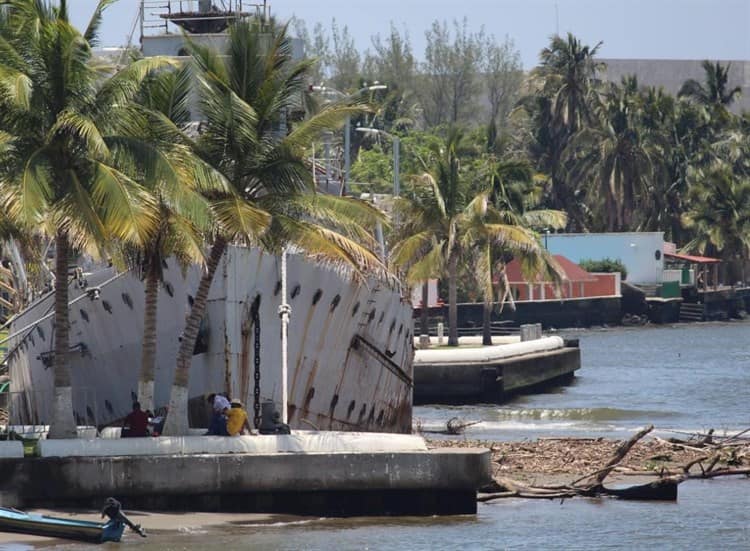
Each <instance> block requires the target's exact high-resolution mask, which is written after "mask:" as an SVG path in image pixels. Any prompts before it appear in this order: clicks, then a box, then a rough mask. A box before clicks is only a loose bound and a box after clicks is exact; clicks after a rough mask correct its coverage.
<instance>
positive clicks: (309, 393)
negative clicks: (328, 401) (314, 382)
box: [305, 386, 315, 409]
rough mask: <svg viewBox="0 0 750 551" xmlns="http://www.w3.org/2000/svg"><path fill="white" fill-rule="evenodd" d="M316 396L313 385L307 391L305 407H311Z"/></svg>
mask: <svg viewBox="0 0 750 551" xmlns="http://www.w3.org/2000/svg"><path fill="white" fill-rule="evenodd" d="M314 396H315V387H314V386H311V387H310V390H308V391H307V397H306V398H305V409H310V402H312V399H313V397H314Z"/></svg>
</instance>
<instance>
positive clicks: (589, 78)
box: [519, 33, 601, 229]
mask: <svg viewBox="0 0 750 551" xmlns="http://www.w3.org/2000/svg"><path fill="white" fill-rule="evenodd" d="M600 44H601V43H599V44H597V45H595V46H594V47H593V48H591V47H589V46H585V45H583V44H581V42H580V41H579V40H578V39H577V38H576V37H575V36H573V35H572V34H570V33H568V35H567V37H566V38H562V37H560V36H553V37H552V39H551V41H550V45H549V46H548V47H546V48H544V49H543V50H542V52H541V54H540V65H539V67H538V68H537V69H535V70H534V71H532V75H531V78H530V86H531V87H532V89H533V92H532V93H531V94H530V95H527V96H525V97H524V98H522V99H521V101H520V102H519V104H520V105H521V106H522V107H523V108H524V110H525V111H526V112H527V113H528V115H529V116H530V118H531V125H532V126H531V131H532V139H531V143H530V144H529V149H530V154H531V157H532V158H533V159H534V162H535V164H536V166H535V168H536V169H537V170H538V171H540V172H542V173H544V174H548V175H549V178H550V201H549V206H550V207H551V208H553V209H557V210H562V211H565V212H567V213H568V215H569V218H570V223H571V225H572V226H573V227H575V228H578V229H583V228H584V227H585V221H584V217H585V213H584V212H583V208H582V205H581V203H580V199H581V195H582V193H581V190H580V189H579V188H578V187H577V182H575V180H573V179H571V178H570V176H569V174H568V171H569V169H570V161H569V159H568V158H567V157H566V148H567V147H568V144H569V142H570V140H571V138H572V136H573V135H574V134H575V133H576V132H578V131H580V130H581V129H582V128H584V127H586V126H587V125H589V124H590V123H591V122H592V121H593V119H594V116H593V115H594V112H593V110H594V106H595V105H596V103H597V97H596V88H597V80H596V73H597V71H598V70H599V69H600V67H601V66H600V64H599V63H597V62H596V61H595V57H594V56H595V55H596V53H597V51H598V49H599V46H600Z"/></svg>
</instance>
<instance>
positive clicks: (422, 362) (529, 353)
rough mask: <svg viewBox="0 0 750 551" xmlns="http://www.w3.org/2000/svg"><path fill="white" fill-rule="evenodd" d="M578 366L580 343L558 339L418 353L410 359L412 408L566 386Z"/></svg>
mask: <svg viewBox="0 0 750 551" xmlns="http://www.w3.org/2000/svg"><path fill="white" fill-rule="evenodd" d="M580 367H581V351H580V349H579V348H578V342H577V341H565V340H563V339H562V338H560V337H557V336H555V337H543V338H541V339H536V340H531V341H525V342H516V343H511V344H501V345H495V346H486V347H477V348H451V349H448V348H439V349H430V350H420V351H418V352H417V354H416V355H415V358H414V403H415V404H417V405H418V404H474V403H501V402H504V401H506V400H508V399H509V398H511V397H512V396H514V395H516V394H521V393H527V392H533V391H536V390H540V389H543V388H544V387H547V386H553V385H559V384H564V383H566V382H569V381H570V380H571V379H572V378H573V376H574V374H575V371H576V370H578V369H579V368H580Z"/></svg>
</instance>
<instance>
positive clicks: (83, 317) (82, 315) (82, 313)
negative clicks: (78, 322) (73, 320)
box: [80, 308, 89, 323]
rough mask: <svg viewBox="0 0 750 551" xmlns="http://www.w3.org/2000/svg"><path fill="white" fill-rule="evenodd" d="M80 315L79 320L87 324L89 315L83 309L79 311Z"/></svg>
mask: <svg viewBox="0 0 750 551" xmlns="http://www.w3.org/2000/svg"><path fill="white" fill-rule="evenodd" d="M80 313H81V318H82V319H83V321H85V322H86V323H88V321H89V315H88V313H87V312H86V310H84V309H83V308H81V309H80Z"/></svg>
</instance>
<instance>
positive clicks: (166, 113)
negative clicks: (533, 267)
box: [125, 65, 228, 411]
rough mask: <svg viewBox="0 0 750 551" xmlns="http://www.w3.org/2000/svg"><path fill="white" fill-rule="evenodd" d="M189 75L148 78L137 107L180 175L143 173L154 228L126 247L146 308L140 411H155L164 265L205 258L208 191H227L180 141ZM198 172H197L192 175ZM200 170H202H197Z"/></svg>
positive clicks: (186, 120)
mask: <svg viewBox="0 0 750 551" xmlns="http://www.w3.org/2000/svg"><path fill="white" fill-rule="evenodd" d="M190 86H191V82H190V71H189V67H188V66H187V65H184V66H182V67H180V68H178V69H176V70H172V71H162V72H159V73H157V74H155V75H152V76H151V77H150V78H149V79H147V80H146V82H145V83H144V87H143V90H142V91H141V93H140V94H139V98H138V105H142V106H144V107H145V108H146V111H145V113H144V115H145V116H144V117H143V118H142V122H143V123H144V127H143V129H142V134H143V136H144V137H145V138H147V139H149V140H150V141H151V142H152V143H154V144H156V145H157V147H158V149H159V151H160V153H161V155H162V156H163V157H164V158H165V160H167V162H170V163H171V164H172V166H174V167H175V172H177V173H178V174H180V175H181V176H182V177H178V178H165V177H164V175H163V174H151V175H143V176H144V178H143V184H144V186H145V187H147V188H148V189H149V191H150V192H151V193H152V195H153V196H154V197H155V198H156V201H157V204H158V209H159V225H158V226H157V228H156V232H155V235H154V237H153V238H152V239H151V240H149V241H148V242H147V243H145V244H144V246H142V247H128V248H127V249H126V251H125V255H126V258H127V260H128V264H129V265H130V266H132V267H133V268H134V269H135V270H136V272H137V273H139V274H140V276H141V278H142V279H143V280H144V281H145V301H144V302H145V308H144V320H143V343H142V349H141V369H140V374H139V377H138V400H139V402H140V403H141V407H142V408H143V409H144V410H145V411H149V410H151V411H153V409H154V375H155V367H156V347H157V338H156V335H157V331H156V322H157V304H158V291H159V284H160V283H161V282H162V280H163V267H164V265H165V264H166V261H167V259H168V258H170V257H171V258H173V259H174V260H175V261H176V262H177V263H178V264H179V265H180V266H182V268H183V269H187V267H188V265H189V264H191V263H194V262H198V263H202V262H203V261H204V260H205V259H204V251H203V245H204V239H203V237H204V235H205V234H206V233H207V232H208V228H209V227H210V224H211V222H212V220H213V217H212V212H211V209H210V203H209V201H208V199H207V197H206V193H207V192H211V193H217V192H219V193H221V192H225V191H227V190H228V187H227V186H226V185H225V182H224V181H223V179H222V178H221V176H220V175H218V174H216V173H214V172H213V171H211V170H207V167H205V166H202V163H201V162H200V161H199V160H198V159H197V158H196V157H195V156H192V155H190V154H189V149H188V148H187V147H186V146H185V144H183V143H181V137H182V133H181V130H185V129H187V128H188V126H189V124H190V120H191V119H190V111H189V98H190ZM196 171H197V172H199V173H196ZM201 171H202V172H201Z"/></svg>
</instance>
